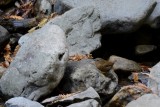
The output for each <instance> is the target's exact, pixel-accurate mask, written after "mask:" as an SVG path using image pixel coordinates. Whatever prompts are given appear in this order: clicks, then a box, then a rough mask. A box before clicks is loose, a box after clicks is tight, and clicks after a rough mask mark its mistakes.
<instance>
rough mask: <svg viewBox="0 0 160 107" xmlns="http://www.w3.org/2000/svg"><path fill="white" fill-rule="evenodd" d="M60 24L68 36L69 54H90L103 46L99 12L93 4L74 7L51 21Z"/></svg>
mask: <svg viewBox="0 0 160 107" xmlns="http://www.w3.org/2000/svg"><path fill="white" fill-rule="evenodd" d="M49 24H56V25H58V26H60V27H61V28H62V29H63V30H64V31H65V32H66V36H67V42H68V44H69V55H70V56H72V55H75V54H89V53H91V52H92V51H94V50H95V49H97V48H99V47H100V46H101V42H100V39H101V34H100V33H98V31H99V30H100V28H101V22H100V16H99V12H98V11H97V10H96V9H94V7H93V6H83V7H78V8H75V9H72V10H70V11H68V12H66V13H65V14H63V15H62V16H59V17H56V18H54V19H53V20H51V21H50V22H49Z"/></svg>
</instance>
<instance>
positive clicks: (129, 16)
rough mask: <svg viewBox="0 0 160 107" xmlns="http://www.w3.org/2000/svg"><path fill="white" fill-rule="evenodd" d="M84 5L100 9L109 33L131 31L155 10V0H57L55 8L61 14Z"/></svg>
mask: <svg viewBox="0 0 160 107" xmlns="http://www.w3.org/2000/svg"><path fill="white" fill-rule="evenodd" d="M84 5H93V6H94V7H95V8H96V9H97V10H99V13H100V18H101V22H102V27H103V28H105V31H106V32H107V33H121V32H131V31H135V30H136V29H138V28H139V27H140V26H141V25H142V24H144V22H145V19H146V18H147V17H148V15H150V13H151V12H152V11H153V9H154V7H155V5H156V1H155V0H57V1H56V3H55V8H54V10H55V11H56V12H58V13H60V14H62V13H64V12H65V11H67V10H69V9H72V8H77V7H79V6H84Z"/></svg>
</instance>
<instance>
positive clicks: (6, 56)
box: [4, 44, 13, 62]
mask: <svg viewBox="0 0 160 107" xmlns="http://www.w3.org/2000/svg"><path fill="white" fill-rule="evenodd" d="M4 50H5V51H6V52H5V53H4V59H5V61H8V62H12V60H13V59H12V57H11V46H10V44H7V45H6V46H5V48H4Z"/></svg>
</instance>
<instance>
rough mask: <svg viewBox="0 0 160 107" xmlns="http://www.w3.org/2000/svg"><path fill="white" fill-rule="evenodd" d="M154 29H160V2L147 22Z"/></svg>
mask: <svg viewBox="0 0 160 107" xmlns="http://www.w3.org/2000/svg"><path fill="white" fill-rule="evenodd" d="M146 22H147V23H148V24H149V25H150V26H151V27H152V28H160V1H159V0H157V5H156V7H155V8H154V10H153V12H152V13H151V15H150V16H149V18H148V19H147V21H146Z"/></svg>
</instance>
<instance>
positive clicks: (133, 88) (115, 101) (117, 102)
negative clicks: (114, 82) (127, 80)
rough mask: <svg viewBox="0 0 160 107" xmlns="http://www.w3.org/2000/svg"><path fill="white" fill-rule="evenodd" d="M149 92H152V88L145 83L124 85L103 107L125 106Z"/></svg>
mask: <svg viewBox="0 0 160 107" xmlns="http://www.w3.org/2000/svg"><path fill="white" fill-rule="evenodd" d="M148 93H151V90H150V89H149V88H148V87H146V86H145V85H143V84H135V85H128V86H124V87H122V88H121V89H120V90H119V91H118V92H117V93H116V94H115V95H114V96H113V97H112V99H111V100H110V101H109V102H107V104H106V105H105V106H103V107H125V106H126V105H127V104H128V103H129V102H131V101H133V100H135V99H136V98H139V97H141V96H142V95H144V94H148ZM135 107H136V106H135ZM151 107H152V106H151ZM153 107H154V106H153ZM155 107H156V106H155Z"/></svg>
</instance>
